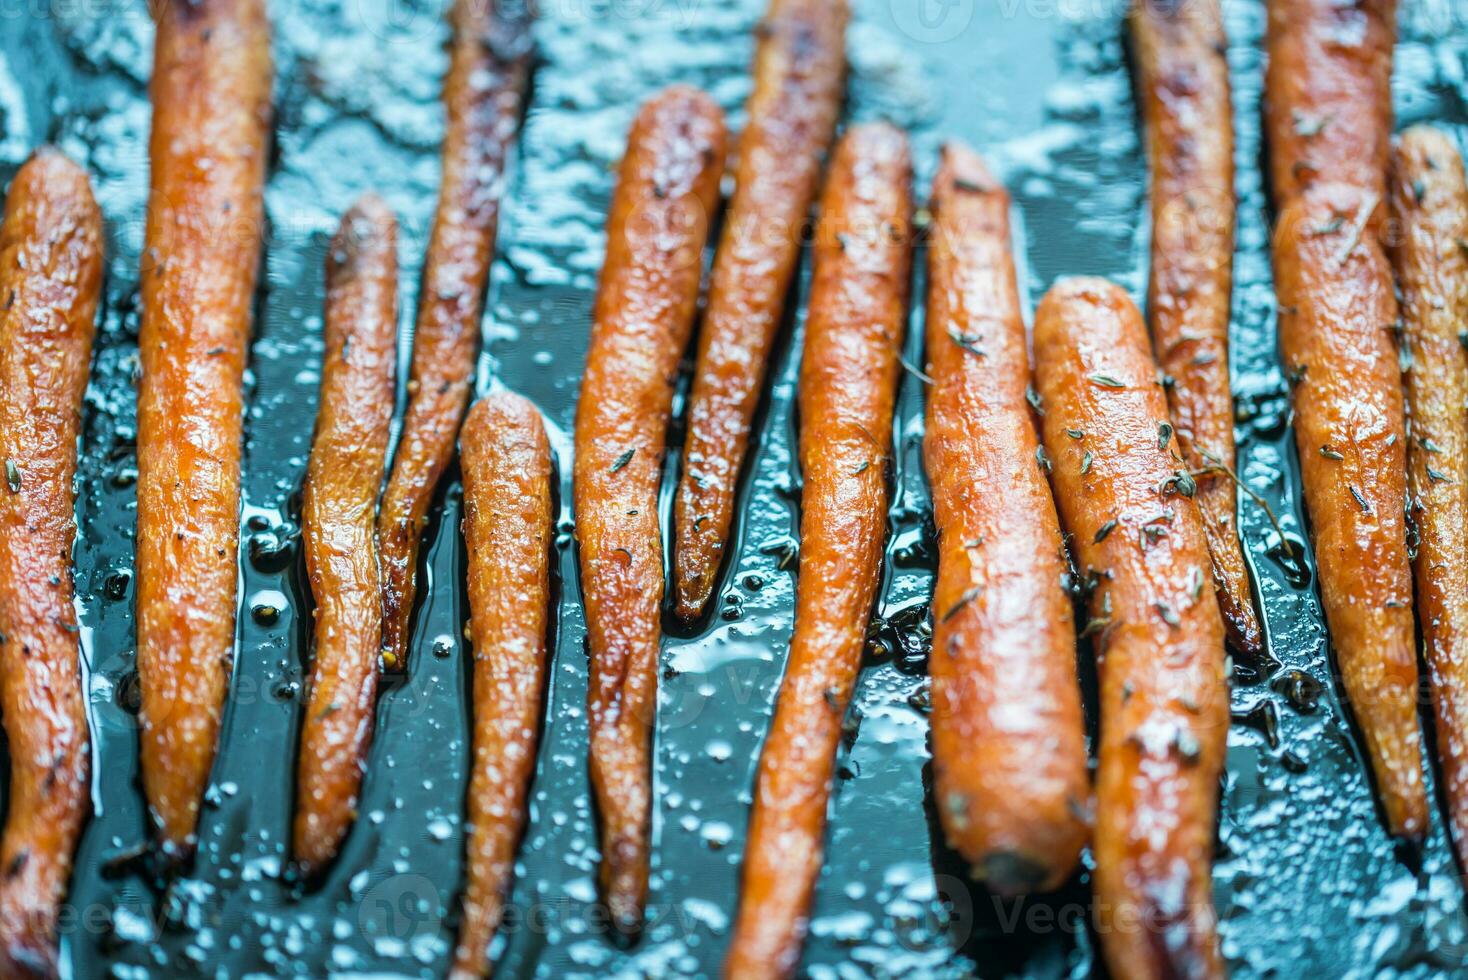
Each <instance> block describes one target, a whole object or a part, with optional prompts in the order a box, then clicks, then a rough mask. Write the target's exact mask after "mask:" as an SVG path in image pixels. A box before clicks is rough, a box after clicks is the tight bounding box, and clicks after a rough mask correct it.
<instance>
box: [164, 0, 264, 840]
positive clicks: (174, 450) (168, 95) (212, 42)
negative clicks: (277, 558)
mask: <svg viewBox="0 0 1468 980" xmlns="http://www.w3.org/2000/svg"><path fill="white" fill-rule="evenodd" d="M156 11H157V38H156V40H155V42H154V48H153V61H154V64H153V83H152V97H153V135H152V141H151V143H150V144H149V160H150V162H151V164H152V187H151V190H150V196H149V203H148V226H147V231H146V235H145V249H144V254H143V269H142V325H141V330H140V334H139V338H138V346H139V357H140V361H141V365H142V380H141V382H140V383H139V386H138V533H137V548H138V554H137V568H138V587H137V588H138V593H137V629H138V678H139V681H140V682H141V688H142V733H141V741H142V746H141V757H142V770H143V789H144V791H145V792H146V794H147V797H148V806H149V808H150V810H151V812H152V815H153V820H154V822H155V823H156V825H157V829H158V836H159V841H160V844H161V845H162V850H163V854H164V856H165V857H167V858H169V859H172V860H182V859H186V858H188V857H189V856H191V855H192V854H193V849H194V845H195V825H196V824H197V822H198V817H199V802H200V800H201V799H202V797H203V794H204V786H205V784H206V783H207V782H208V780H209V770H210V768H211V767H212V765H213V763H214V752H215V747H216V742H217V741H218V737H219V718H220V714H221V712H222V711H223V709H224V697H225V692H226V690H227V689H228V687H229V674H230V668H231V664H232V662H233V659H234V644H235V630H234V627H235V605H236V601H237V597H236V589H237V579H238V576H239V569H238V567H237V564H236V556H237V553H238V550H239V506H240V436H241V426H242V422H241V410H242V392H241V384H242V380H243V372H244V366H245V354H246V347H247V345H248V343H249V336H250V309H251V304H252V302H253V300H254V296H255V275H256V271H257V270H258V268H259V265H260V233H261V228H262V223H263V213H262V192H263V186H264V181H265V164H266V157H267V155H268V152H267V149H268V143H269V135H270V86H271V75H272V71H273V70H272V68H271V62H270V24H269V21H268V19H267V18H266V13H265V3H264V0H198V2H196V3H166V4H160V5H157V7H156Z"/></svg>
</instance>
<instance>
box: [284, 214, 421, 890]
mask: <svg viewBox="0 0 1468 980" xmlns="http://www.w3.org/2000/svg"><path fill="white" fill-rule="evenodd" d="M397 235H398V225H397V219H396V218H395V217H394V216H393V213H392V211H391V209H389V208H388V206H387V205H386V204H384V203H383V202H382V200H381V199H380V198H377V197H375V196H372V195H368V196H366V197H363V198H362V199H361V200H359V201H358V202H357V203H356V204H355V205H354V206H353V207H352V208H351V210H349V211H348V212H347V213H346V214H345V215H344V216H343V217H342V220H341V225H340V227H339V228H338V229H337V232H336V236H335V238H333V239H332V242H331V250H330V251H329V252H328V253H327V257H326V329H325V347H326V352H325V355H324V357H323V360H322V367H321V407H320V409H319V410H318V414H317V417H316V434H315V437H314V438H313V440H312V443H311V460H310V464H309V467H308V469H307V472H306V488H305V492H304V495H303V500H302V507H301V515H302V519H301V533H302V536H303V538H304V540H305V546H306V572H307V577H308V578H309V580H310V583H311V595H312V597H313V599H314V600H315V603H316V629H315V655H314V659H313V661H312V663H311V681H310V687H309V692H308V694H307V697H306V715H305V722H304V723H303V726H302V730H301V761H300V767H299V769H298V772H297V780H298V786H297V790H296V818H295V826H294V835H295V836H294V844H293V847H292V854H293V855H294V857H295V860H296V862H297V863H298V864H299V865H300V867H301V870H302V872H303V873H304V874H306V875H308V876H309V875H310V874H312V873H313V872H315V871H316V870H319V869H320V868H321V867H323V866H324V865H325V864H326V863H327V862H329V861H330V860H331V859H332V858H333V857H335V856H336V852H337V848H338V847H339V846H340V844H341V841H342V839H343V838H344V837H346V834H347V831H348V830H349V829H350V828H351V826H352V822H353V820H354V819H355V817H356V810H357V797H358V793H359V790H360V788H361V785H362V769H363V766H364V765H365V764H366V759H367V747H368V744H369V743H370V742H371V739H372V713H373V709H374V707H375V700H376V695H377V653H378V649H379V648H380V646H381V637H382V586H381V582H380V580H379V578H378V571H377V544H376V534H375V518H376V511H377V495H378V491H379V490H380V489H381V487H382V473H383V466H384V457H385V455H386V453H387V441H388V428H389V426H390V424H391V422H392V402H393V387H394V385H395V383H396V380H395V375H396V371H397V326H398V256H397V245H398V243H397Z"/></svg>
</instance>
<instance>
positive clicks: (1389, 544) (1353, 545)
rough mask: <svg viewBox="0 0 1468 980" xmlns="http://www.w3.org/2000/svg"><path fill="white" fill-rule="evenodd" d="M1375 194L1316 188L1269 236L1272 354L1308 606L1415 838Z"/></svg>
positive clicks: (1419, 800)
mask: <svg viewBox="0 0 1468 980" xmlns="http://www.w3.org/2000/svg"><path fill="white" fill-rule="evenodd" d="M1376 200H1377V199H1376V197H1375V195H1374V194H1371V195H1363V194H1362V193H1361V192H1360V191H1359V190H1357V189H1355V188H1351V187H1345V186H1342V185H1334V186H1330V185H1317V186H1316V187H1314V188H1312V189H1311V191H1310V192H1309V194H1307V195H1306V196H1305V197H1304V198H1301V199H1299V200H1296V201H1295V202H1294V203H1292V204H1290V205H1289V206H1288V207H1286V208H1285V209H1284V211H1283V212H1282V213H1281V215H1280V220H1279V226H1278V228H1277V230H1276V232H1275V238H1274V280H1275V290H1276V292H1277V294H1278V300H1279V311H1280V312H1279V338H1280V351H1281V357H1282V361H1283V364H1284V368H1285V371H1286V372H1287V374H1288V376H1289V377H1291V378H1298V379H1299V380H1298V381H1296V382H1295V384H1294V410H1295V422H1294V428H1295V444H1296V448H1297V449H1298V451H1299V458H1300V475H1301V478H1302V481H1303V483H1304V489H1305V505H1306V508H1307V510H1308V512H1309V515H1310V526H1311V531H1312V535H1313V538H1314V543H1315V558H1316V563H1317V566H1318V568H1319V576H1320V596H1321V601H1322V603H1323V605H1324V607H1325V617H1326V622H1327V624H1328V625H1329V627H1330V635H1331V642H1332V645H1333V646H1334V647H1335V651H1336V658H1337V660H1338V662H1339V665H1340V671H1341V679H1342V683H1343V684H1344V687H1345V691H1346V695H1347V698H1348V699H1349V701H1350V704H1351V708H1352V711H1353V712H1354V714H1355V716H1356V719H1357V721H1358V722H1359V723H1360V728H1361V734H1362V737H1363V739H1364V741H1365V745H1366V754H1367V757H1368V758H1369V759H1370V760H1371V767H1372V770H1373V771H1374V773H1375V775H1376V782H1377V791H1378V794H1379V795H1380V797H1381V800H1382V804H1383V806H1384V808H1385V811H1386V818H1387V826H1388V829H1389V830H1390V831H1391V833H1392V834H1394V835H1396V836H1399V837H1407V838H1420V837H1421V836H1422V835H1423V834H1424V833H1425V832H1426V830H1427V825H1428V817H1427V799H1426V795H1425V792H1424V787H1423V780H1422V759H1421V745H1420V737H1419V735H1418V729H1417V713H1416V690H1417V647H1416V639H1415V635H1414V634H1415V630H1414V626H1413V621H1412V575H1411V570H1410V568H1409V565H1408V555H1407V535H1406V526H1405V512H1406V499H1407V489H1406V447H1405V435H1406V432H1405V416H1404V409H1403V402H1402V382H1401V372H1400V368H1399V366H1398V359H1397V350H1396V344H1395V341H1394V339H1393V337H1392V335H1391V331H1392V328H1393V326H1394V325H1395V324H1396V322H1397V303H1396V297H1395V296H1394V294H1393V289H1392V278H1391V269H1390V268H1389V266H1388V264H1387V259H1386V256H1385V254H1384V253H1383V251H1382V249H1381V247H1380V245H1379V244H1378V243H1377V241H1376V239H1375V238H1373V237H1371V233H1370V231H1369V227H1368V228H1367V230H1365V231H1359V229H1360V227H1361V226H1362V225H1367V226H1369V224H1370V223H1371V219H1369V218H1368V217H1367V216H1368V215H1369V214H1370V213H1371V211H1372V210H1373V208H1375V207H1376Z"/></svg>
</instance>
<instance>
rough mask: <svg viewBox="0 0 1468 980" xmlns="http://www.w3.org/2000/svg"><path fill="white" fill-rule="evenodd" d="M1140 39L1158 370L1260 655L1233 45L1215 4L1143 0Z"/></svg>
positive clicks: (1237, 622) (1220, 580) (1221, 566)
mask: <svg viewBox="0 0 1468 980" xmlns="http://www.w3.org/2000/svg"><path fill="white" fill-rule="evenodd" d="M1131 27H1132V38H1133V40H1134V42H1135V48H1136V53H1137V65H1138V69H1139V71H1138V75H1139V78H1138V82H1139V86H1140V89H1141V92H1140V101H1141V104H1142V110H1143V115H1144V117H1145V119H1146V122H1147V158H1148V160H1149V162H1150V164H1151V171H1152V272H1151V278H1150V282H1149V286H1148V293H1147V310H1148V314H1149V316H1150V319H1151V327H1152V345H1153V349H1154V351H1155V352H1156V355H1157V364H1158V366H1159V367H1161V368H1162V370H1163V371H1164V372H1166V373H1167V376H1168V377H1169V378H1170V379H1171V387H1170V388H1169V389H1168V398H1167V401H1168V405H1169V407H1170V408H1171V412H1172V421H1173V423H1174V424H1175V425H1176V426H1177V440H1178V446H1179V448H1180V449H1181V450H1182V453H1183V458H1184V459H1186V460H1187V462H1188V466H1189V467H1191V468H1192V470H1193V471H1194V472H1195V473H1197V474H1198V475H1197V481H1198V496H1197V500H1198V511H1199V513H1201V514H1202V515H1203V528H1204V530H1205V531H1207V533H1208V551H1209V553H1210V554H1211V555H1212V556H1213V584H1214V587H1215V589H1216V590H1217V592H1218V605H1219V610H1220V611H1221V612H1222V613H1223V623H1224V626H1225V628H1227V630H1228V634H1229V639H1230V640H1231V641H1232V642H1233V644H1234V646H1236V647H1238V649H1239V650H1241V651H1243V652H1245V653H1249V654H1259V653H1261V652H1263V650H1264V631H1263V630H1262V629H1261V628H1260V625H1259V617H1258V615H1257V614H1256V613H1255V612H1254V604H1253V600H1252V597H1251V595H1250V590H1249V573H1248V569H1247V567H1246V566H1245V564H1244V554H1243V551H1242V549H1241V547H1240V545H1239V534H1238V491H1237V488H1236V487H1235V486H1234V481H1233V469H1234V412H1233V393H1232V391H1231V389H1230V387H1229V373H1228V322H1229V293H1230V290H1231V289H1232V286H1233V254H1234V161H1233V152H1234V141H1233V106H1232V105H1231V104H1230V102H1229V84H1228V61H1227V59H1226V58H1225V52H1226V49H1227V44H1228V39H1227V38H1226V37H1225V36H1224V33H1223V22H1222V19H1221V17H1220V14H1219V9H1218V0H1188V2H1185V3H1177V2H1175V0H1143V2H1141V3H1138V4H1136V5H1135V6H1134V7H1133V8H1132V15H1131Z"/></svg>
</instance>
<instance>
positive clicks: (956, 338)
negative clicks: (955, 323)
mask: <svg viewBox="0 0 1468 980" xmlns="http://www.w3.org/2000/svg"><path fill="white" fill-rule="evenodd" d="M948 339H949V340H951V341H953V342H954V343H955V344H957V345H958V346H959V347H962V348H963V349H964V350H966V351H968V352H969V353H970V354H972V355H974V356H975V357H983V356H984V349H983V348H982V347H980V346H979V341H980V340H981V339H982V338H981V337H980V336H979V335H978V334H967V333H962V332H960V331H959V330H958V329H956V328H954V327H949V328H948Z"/></svg>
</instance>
